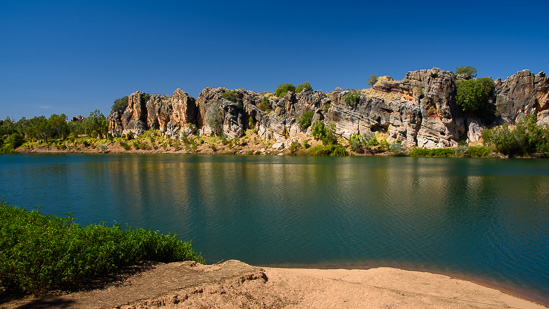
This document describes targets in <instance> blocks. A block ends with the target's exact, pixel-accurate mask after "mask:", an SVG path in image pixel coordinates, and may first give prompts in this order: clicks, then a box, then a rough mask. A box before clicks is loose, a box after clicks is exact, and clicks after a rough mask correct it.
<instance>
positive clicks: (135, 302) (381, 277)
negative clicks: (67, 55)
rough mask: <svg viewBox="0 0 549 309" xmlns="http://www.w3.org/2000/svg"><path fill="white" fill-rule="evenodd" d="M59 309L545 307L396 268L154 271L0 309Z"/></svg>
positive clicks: (185, 267) (179, 266) (173, 266)
mask: <svg viewBox="0 0 549 309" xmlns="http://www.w3.org/2000/svg"><path fill="white" fill-rule="evenodd" d="M1 306H5V307H7V308H17V307H20V306H27V307H26V308H31V307H63V308H546V307H543V306H541V305H538V304H536V303H533V302H530V301H527V300H523V299H520V298H518V297H515V296H511V295H508V294H505V293H502V292H500V291H498V290H497V289H493V288H488V287H484V286H481V285H478V284H476V283H472V282H468V281H464V280H459V279H453V278H450V277H448V276H444V275H438V274H431V273H426V272H417V271H406V270H400V269H395V268H386V267H382V268H372V269H366V270H363V269H360V270H357V269H355V270H344V269H298V268H296V269H292V268H270V267H255V266H250V265H248V264H245V263H242V262H239V261H234V260H232V261H227V262H225V263H223V264H218V265H200V264H196V263H194V262H181V263H169V264H158V265H155V266H154V267H153V268H152V269H149V270H147V271H144V272H141V273H138V274H134V275H132V276H130V277H128V278H126V279H125V280H123V281H122V282H118V283H117V284H114V285H110V286H107V287H104V288H102V289H97V290H91V291H85V292H78V293H71V294H67V295H57V296H46V297H42V298H28V299H24V300H15V301H10V302H8V303H4V304H1Z"/></svg>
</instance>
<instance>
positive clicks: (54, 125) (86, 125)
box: [0, 109, 108, 153]
mask: <svg viewBox="0 0 549 309" xmlns="http://www.w3.org/2000/svg"><path fill="white" fill-rule="evenodd" d="M107 126H108V124H107V118H106V117H105V115H103V113H101V111H99V110H98V109H96V110H94V111H92V112H91V113H90V115H89V116H88V117H86V118H83V119H77V118H75V119H71V120H70V121H68V120H67V116H66V115H65V114H61V115H57V114H53V115H51V116H50V117H49V118H46V117H45V116H35V117H33V118H31V119H27V118H25V117H22V118H21V119H19V120H18V121H15V120H12V119H11V118H10V117H6V119H5V120H0V153H6V152H12V151H13V150H14V149H16V148H17V147H19V146H21V145H22V144H23V143H24V142H25V141H31V142H32V141H37V142H46V143H47V142H49V141H51V140H65V139H67V138H68V137H70V136H73V137H79V136H80V135H84V134H85V135H87V136H90V137H93V138H105V137H106V136H107Z"/></svg>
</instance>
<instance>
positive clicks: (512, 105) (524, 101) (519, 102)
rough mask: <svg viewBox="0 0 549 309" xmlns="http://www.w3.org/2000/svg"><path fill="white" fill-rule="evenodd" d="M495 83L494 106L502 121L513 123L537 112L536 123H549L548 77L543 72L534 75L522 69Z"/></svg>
mask: <svg viewBox="0 0 549 309" xmlns="http://www.w3.org/2000/svg"><path fill="white" fill-rule="evenodd" d="M495 84H496V89H495V93H496V107H497V110H498V111H499V113H500V115H501V118H502V119H503V121H505V122H507V123H510V124H515V123H516V122H518V121H519V120H520V119H522V118H524V117H525V116H526V115H530V114H537V115H538V123H546V124H547V123H549V78H548V77H547V76H545V73H544V72H540V73H538V74H537V75H534V74H533V73H531V72H530V71H529V70H523V71H520V72H518V73H516V74H515V75H513V76H510V77H508V78H507V79H506V80H505V81H504V82H502V81H501V79H497V80H496V83H495Z"/></svg>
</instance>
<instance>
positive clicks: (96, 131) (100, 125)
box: [82, 109, 108, 138]
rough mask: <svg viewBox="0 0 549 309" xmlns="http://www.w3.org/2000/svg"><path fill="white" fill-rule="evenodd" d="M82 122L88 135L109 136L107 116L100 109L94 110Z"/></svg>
mask: <svg viewBox="0 0 549 309" xmlns="http://www.w3.org/2000/svg"><path fill="white" fill-rule="evenodd" d="M82 122H83V126H84V130H85V132H86V134H87V135H88V136H90V137H98V138H104V137H105V136H107V126H108V125H107V118H105V115H103V113H101V111H100V110H98V109H96V110H94V111H92V112H91V113H90V115H89V116H88V117H86V118H85V119H84V120H82Z"/></svg>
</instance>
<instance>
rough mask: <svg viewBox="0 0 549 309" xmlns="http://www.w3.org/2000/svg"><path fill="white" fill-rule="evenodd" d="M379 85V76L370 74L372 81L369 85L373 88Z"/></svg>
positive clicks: (369, 81)
mask: <svg viewBox="0 0 549 309" xmlns="http://www.w3.org/2000/svg"><path fill="white" fill-rule="evenodd" d="M376 83H377V75H375V74H370V79H368V85H370V86H373V85H375V84H376Z"/></svg>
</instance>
